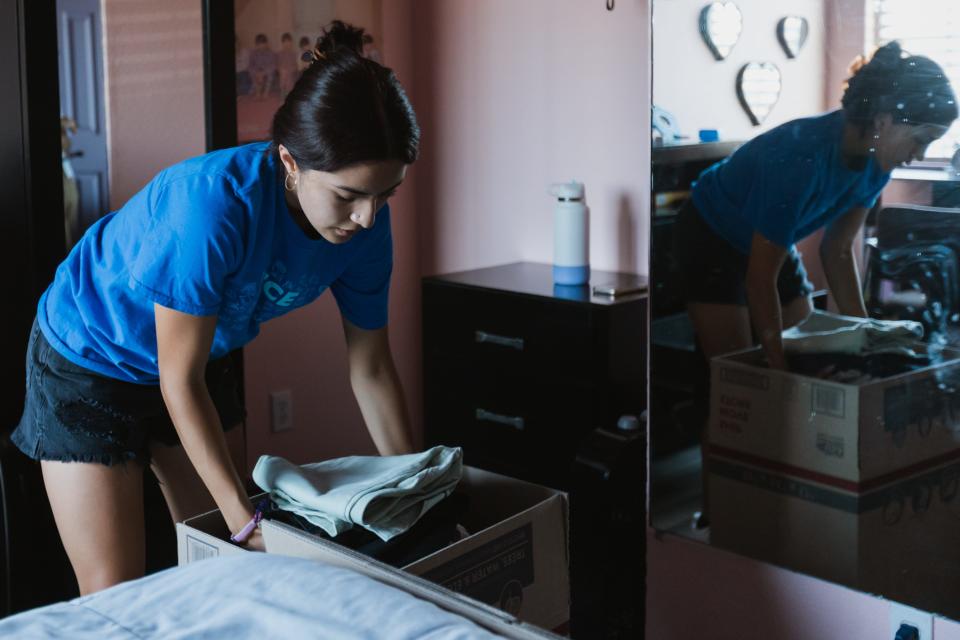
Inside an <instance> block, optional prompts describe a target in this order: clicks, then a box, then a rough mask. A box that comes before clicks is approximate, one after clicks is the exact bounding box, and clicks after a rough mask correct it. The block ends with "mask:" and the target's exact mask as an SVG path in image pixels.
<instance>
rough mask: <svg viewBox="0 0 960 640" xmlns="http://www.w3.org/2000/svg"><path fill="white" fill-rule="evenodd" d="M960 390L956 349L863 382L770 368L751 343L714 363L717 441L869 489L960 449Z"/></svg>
mask: <svg viewBox="0 0 960 640" xmlns="http://www.w3.org/2000/svg"><path fill="white" fill-rule="evenodd" d="M845 322H849V320H845V319H844V318H843V317H842V316H831V315H830V314H825V313H822V312H818V313H816V314H815V315H814V316H812V317H811V319H810V320H808V323H815V324H817V325H819V326H822V327H825V328H829V327H831V326H840V325H842V324H843V323H845ZM914 348H915V350H917V351H918V352H925V350H926V348H927V347H926V345H924V344H923V343H920V342H917V343H916V344H915V345H914ZM957 389H960V351H957V350H956V349H952V348H944V349H943V353H942V357H941V358H940V359H938V362H937V364H935V365H932V366H929V367H926V368H923V369H917V370H914V371H910V372H908V373H904V374H901V375H896V376H892V377H889V378H882V379H877V380H874V381H871V382H867V383H864V384H842V383H839V382H833V381H828V380H821V379H818V378H813V377H808V376H804V375H800V374H795V373H789V372H785V371H775V370H771V369H767V368H766V367H764V366H763V365H762V351H761V349H760V348H754V349H747V350H745V351H740V352H736V353H733V354H729V355H726V356H721V357H718V358H714V359H713V361H712V362H711V391H710V421H709V442H710V448H711V451H714V452H717V453H719V454H722V455H724V456H727V457H735V458H738V459H739V460H740V461H741V462H745V463H751V462H756V461H758V460H761V461H766V462H773V463H776V464H778V465H779V469H778V473H781V474H785V475H795V476H801V477H802V476H807V477H810V478H815V477H820V476H825V477H827V478H829V479H832V480H839V481H841V482H842V486H843V487H844V488H845V489H847V490H849V491H854V492H859V491H865V490H869V489H870V488H873V487H878V486H881V485H884V484H886V483H888V482H889V481H890V479H891V477H892V476H891V474H894V475H895V474H897V473H900V472H902V471H903V470H905V469H910V468H914V467H917V465H919V466H920V467H923V466H927V465H929V464H935V463H943V462H946V461H948V460H951V459H953V458H956V457H957V456H958V454H960V392H958V391H957ZM811 474H812V475H811Z"/></svg>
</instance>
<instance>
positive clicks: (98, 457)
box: [12, 22, 420, 593]
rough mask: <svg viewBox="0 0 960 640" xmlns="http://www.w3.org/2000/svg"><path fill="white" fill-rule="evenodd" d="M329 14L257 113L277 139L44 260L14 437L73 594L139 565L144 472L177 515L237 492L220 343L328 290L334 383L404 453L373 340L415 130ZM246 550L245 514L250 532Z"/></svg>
mask: <svg viewBox="0 0 960 640" xmlns="http://www.w3.org/2000/svg"><path fill="white" fill-rule="evenodd" d="M362 47H363V32H362V30H360V29H355V28H353V27H349V26H347V25H345V24H343V23H341V22H335V23H334V24H333V26H332V27H331V28H330V30H329V31H327V32H325V34H324V35H323V36H322V37H321V38H320V39H319V41H318V43H317V48H316V55H315V61H314V63H313V64H312V65H311V66H310V67H309V68H307V69H306V71H305V72H304V74H303V76H302V77H301V78H300V79H299V80H298V81H297V83H296V85H295V86H294V87H293V90H292V91H291V92H290V94H289V96H288V97H287V100H286V101H285V102H284V104H283V106H282V107H281V108H280V109H279V110H278V111H277V113H276V115H275V117H274V120H273V140H272V141H270V142H260V143H254V144H249V145H244V146H240V147H236V148H231V149H224V150H220V151H215V152H213V153H209V154H207V155H204V156H200V157H198V158H194V159H190V160H186V161H184V162H181V163H180V164H177V165H174V166H172V167H169V168H167V169H165V170H164V171H162V172H160V173H159V174H158V175H157V176H156V177H155V178H154V179H153V180H152V181H151V182H150V183H149V184H147V185H146V186H145V187H144V188H143V190H141V191H140V192H139V193H137V194H136V195H134V196H133V197H132V198H131V199H130V200H129V201H128V202H127V203H126V204H125V205H124V206H123V207H122V208H121V209H120V210H119V211H116V212H114V213H112V214H109V215H107V216H105V217H104V218H102V219H100V220H99V221H97V222H96V223H95V224H94V225H93V226H92V227H91V228H90V229H89V230H88V231H87V233H86V234H84V236H83V237H82V238H81V239H80V242H79V243H78V245H77V246H76V247H75V249H74V250H73V252H71V253H70V255H69V256H68V257H67V259H66V260H65V261H64V262H63V264H61V265H60V267H59V268H58V269H57V272H56V275H55V278H54V281H53V283H52V284H51V285H50V286H49V287H48V289H47V290H46V292H45V293H44V294H43V296H42V298H41V300H40V303H39V306H38V309H37V319H36V322H35V323H34V328H33V331H32V333H31V338H30V344H29V353H28V364H27V367H28V374H27V375H28V380H29V383H28V390H27V398H26V405H25V410H24V414H23V417H22V419H21V421H20V424H19V426H18V427H17V429H16V430H15V431H14V433H13V436H12V439H13V442H14V443H15V444H16V445H17V446H18V447H19V448H20V450H21V451H23V452H24V453H26V454H27V455H29V456H30V457H32V458H34V459H38V460H41V461H42V462H41V469H42V472H43V478H44V484H45V485H46V490H47V494H48V496H49V498H50V504H51V506H52V507H53V513H54V516H55V519H56V522H57V527H58V529H59V531H60V536H61V539H62V540H63V543H64V547H65V548H66V550H67V554H68V556H69V558H70V562H71V564H72V565H73V568H74V571H75V572H76V575H77V579H78V581H79V584H80V590H81V592H82V593H90V592H92V591H96V590H98V589H102V588H104V587H108V586H110V585H113V584H116V583H118V582H120V581H123V580H128V579H132V578H135V577H137V576H140V575H142V574H143V572H144V522H143V497H142V482H143V470H144V468H145V467H146V466H147V465H149V466H150V467H151V469H152V470H153V472H154V473H155V474H156V475H157V477H158V479H159V481H160V486H161V488H162V490H163V493H164V497H165V498H166V501H167V505H168V506H169V508H170V512H171V515H172V516H173V519H174V521H181V520H183V519H184V518H186V517H189V516H191V515H194V514H197V513H200V512H203V511H205V510H208V509H212V508H214V507H218V508H219V509H220V511H221V513H222V514H223V517H224V520H225V522H226V525H227V527H229V529H230V531H231V532H232V533H234V534H236V533H237V532H240V531H241V530H243V529H244V528H245V525H247V524H248V523H249V522H250V521H251V519H252V517H253V509H252V508H251V505H250V501H249V500H248V498H247V494H246V491H245V487H244V484H243V482H242V481H241V479H240V475H239V474H238V472H237V470H236V469H235V468H234V466H233V463H232V462H231V459H230V456H229V454H228V448H227V440H226V437H225V435H224V430H226V429H229V428H231V427H235V426H236V425H237V424H239V423H240V422H241V421H242V420H243V408H242V406H241V405H240V404H239V403H238V401H237V393H236V391H237V382H238V381H237V379H236V374H235V371H234V369H233V367H232V366H231V364H230V358H229V357H228V354H229V353H230V352H231V351H233V350H235V349H238V348H240V347H242V346H243V345H245V344H247V343H248V342H249V341H250V340H252V339H253V338H254V337H255V336H256V335H257V333H258V332H259V325H260V324H261V323H262V322H265V321H266V320H269V319H270V318H274V317H277V316H280V315H283V314H285V313H287V312H289V311H292V310H294V309H296V308H298V307H301V306H303V305H305V304H307V303H309V302H311V301H313V300H314V299H316V298H317V297H318V296H319V295H320V294H321V293H322V292H324V291H325V290H326V289H328V288H329V289H330V290H331V291H332V292H333V296H334V298H335V299H336V302H337V305H338V307H339V310H340V315H341V316H342V323H343V330H344V335H345V338H346V343H347V354H348V362H349V369H350V372H349V376H350V382H351V385H352V388H353V391H354V395H355V396H356V399H357V402H358V404H359V406H360V410H361V413H362V415H363V418H364V421H365V423H366V426H367V428H368V430H369V432H370V434H371V437H372V438H373V441H374V443H375V445H376V447H377V450H378V451H379V452H380V453H381V454H384V455H388V454H404V453H410V452H412V451H413V444H412V441H411V436H410V429H409V423H408V417H407V412H406V407H405V406H404V401H403V393H402V389H401V385H400V381H399V379H398V377H397V373H396V368H395V367H394V363H393V357H392V355H391V349H390V345H389V342H388V339H387V295H388V291H389V287H390V275H391V271H392V265H393V251H392V235H391V230H390V208H389V206H388V205H387V200H388V198H390V196H391V195H392V194H393V193H394V191H396V189H397V187H399V186H400V183H401V182H403V179H404V176H405V174H406V169H407V166H408V165H409V164H411V163H412V162H413V161H414V160H415V159H416V157H417V153H418V145H419V136H420V132H419V128H418V126H417V123H416V119H415V116H414V113H413V109H412V107H411V105H410V103H409V101H408V99H407V97H406V94H405V93H404V90H403V88H402V87H401V86H400V84H399V82H398V81H397V79H396V76H395V75H394V74H393V72H392V71H391V70H389V69H387V68H385V67H383V66H381V65H379V64H377V63H374V62H372V61H370V60H368V59H366V58H364V57H363V55H362ZM237 542H238V543H240V544H246V545H248V546H251V547H253V548H262V541H261V539H260V537H259V534H258V532H257V531H256V530H254V533H253V535H252V537H250V538H249V539H247V540H237Z"/></svg>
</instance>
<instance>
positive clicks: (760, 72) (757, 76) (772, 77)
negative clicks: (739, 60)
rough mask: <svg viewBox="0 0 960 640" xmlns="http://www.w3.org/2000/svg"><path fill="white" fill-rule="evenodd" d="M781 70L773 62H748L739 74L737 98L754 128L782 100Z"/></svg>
mask: <svg viewBox="0 0 960 640" xmlns="http://www.w3.org/2000/svg"><path fill="white" fill-rule="evenodd" d="M781 86H782V84H781V82H780V69H778V68H777V65H775V64H773V63H771V62H748V63H747V64H745V65H743V66H742V67H741V68H740V72H739V73H738V74H737V97H738V98H740V104H741V105H743V110H744V111H746V112H747V115H748V116H750V122H752V123H753V124H754V126H757V125H759V124H760V123H762V122H763V121H764V120H766V119H767V116H768V115H770V111H772V110H773V106H774V105H775V104H777V100H779V99H780V88H781Z"/></svg>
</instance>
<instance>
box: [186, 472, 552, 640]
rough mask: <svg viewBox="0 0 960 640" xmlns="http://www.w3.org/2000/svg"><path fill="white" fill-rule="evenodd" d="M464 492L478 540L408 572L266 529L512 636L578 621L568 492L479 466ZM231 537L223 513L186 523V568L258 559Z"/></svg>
mask: <svg viewBox="0 0 960 640" xmlns="http://www.w3.org/2000/svg"><path fill="white" fill-rule="evenodd" d="M457 491H458V492H463V493H465V494H466V495H467V496H468V497H469V499H470V514H469V515H468V516H467V517H466V518H465V519H464V521H463V522H462V523H461V524H463V525H464V526H465V527H466V529H467V530H468V531H470V532H471V535H470V536H468V537H466V538H464V539H462V540H460V541H459V542H456V543H454V544H452V545H450V546H449V547H446V548H444V549H441V550H440V551H437V552H436V553H433V554H431V555H429V556H426V557H424V558H421V559H420V560H418V561H416V562H414V563H412V564H409V565H407V566H405V567H403V569H402V570H399V569H396V568H394V567H391V566H389V565H386V564H384V563H382V562H379V561H377V560H375V559H373V558H370V557H368V556H364V555H362V554H360V553H357V552H355V551H353V550H351V549H348V548H346V547H343V546H341V545H338V544H336V543H334V542H331V541H329V540H325V539H323V538H320V537H317V536H314V535H311V534H308V533H306V532H304V531H301V530H300V529H296V528H294V527H292V526H289V525H287V524H285V523H282V522H275V521H270V520H265V521H263V522H262V523H261V525H260V526H261V530H262V532H263V538H264V543H265V545H266V548H267V552H268V553H280V554H284V555H290V556H296V557H302V558H313V559H317V560H321V561H324V562H330V563H333V564H337V565H340V566H345V567H349V568H351V569H354V570H357V571H360V572H361V573H364V574H366V575H368V576H371V577H373V578H375V579H377V580H380V581H382V582H385V583H387V584H390V585H392V586H395V587H399V588H401V589H403V590H405V591H408V592H410V593H413V594H414V595H416V596H418V597H421V598H425V599H427V600H430V601H431V602H434V603H435V604H437V605H438V606H441V607H444V608H446V609H450V610H452V611H455V612H456V613H459V614H461V615H464V616H465V617H467V618H470V619H472V620H474V621H475V622H477V623H478V624H481V625H482V626H485V627H487V628H490V629H491V630H492V631H495V632H497V633H501V634H504V635H506V636H507V637H510V638H532V637H544V636H543V632H542V631H541V630H540V629H537V628H536V627H532V626H530V625H536V626H537V627H540V628H541V629H564V628H565V627H566V625H567V624H568V622H569V617H570V580H569V571H568V566H569V558H568V550H567V548H568V547H567V542H568V541H567V522H568V520H567V519H568V516H567V497H566V495H565V494H564V493H562V492H559V491H556V490H553V489H548V488H546V487H541V486H538V485H534V484H530V483H527V482H523V481H520V480H515V479H512V478H507V477H505V476H501V475H498V474H495V473H491V472H488V471H483V470H481V469H475V468H472V467H464V473H463V479H462V480H461V482H460V485H459V486H458V489H457ZM228 537H229V535H228V532H227V531H226V530H225V525H224V523H223V519H222V518H221V517H220V514H219V512H217V511H212V512H210V513H206V514H203V515H199V516H196V517H194V518H190V519H188V520H186V521H184V522H182V523H178V524H177V552H178V558H179V563H180V564H186V563H188V562H195V561H198V560H203V559H205V558H209V557H215V556H221V555H230V554H237V553H248V552H247V551H246V550H244V549H243V548H242V547H239V546H236V545H234V544H232V543H230V542H228V541H227V538H228ZM490 605H493V606H490ZM494 606H496V607H498V608H496V609H495V608H493V607H494ZM521 621H522V622H521ZM524 623H529V624H524Z"/></svg>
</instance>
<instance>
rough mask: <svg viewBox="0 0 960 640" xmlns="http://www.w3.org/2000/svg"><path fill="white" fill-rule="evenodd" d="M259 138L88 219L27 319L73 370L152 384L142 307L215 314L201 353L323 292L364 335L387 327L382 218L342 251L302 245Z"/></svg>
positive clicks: (190, 164) (153, 367)
mask: <svg viewBox="0 0 960 640" xmlns="http://www.w3.org/2000/svg"><path fill="white" fill-rule="evenodd" d="M268 145H269V143H265V142H260V143H255V144H249V145H245V146H241V147H235V148H232V149H225V150H222V151H215V152H213V153H210V154H207V155H204V156H200V157H198V158H193V159H191V160H186V161H184V162H181V163H180V164H177V165H174V166H173V167H170V168H168V169H165V170H164V171H162V172H160V173H159V174H158V175H157V176H156V177H155V178H154V179H153V180H152V181H151V182H150V183H149V184H148V185H147V186H146V187H144V188H143V189H142V190H141V191H140V192H139V193H137V194H136V195H134V196H133V197H132V198H131V199H130V200H129V201H128V202H127V203H126V204H125V205H124V206H123V208H121V209H120V210H119V211H116V212H114V213H111V214H109V215H107V216H105V217H103V218H102V219H100V220H99V221H97V223H96V224H94V225H93V226H92V227H90V229H89V230H88V231H87V232H86V233H85V234H84V236H83V238H82V239H81V240H80V242H79V243H78V244H77V246H76V247H74V249H73V250H72V251H71V252H70V255H68V256H67V259H66V260H65V261H64V262H63V264H61V265H60V267H59V268H58V269H57V273H56V276H55V277H54V281H53V283H52V284H51V285H50V287H49V288H48V289H47V291H46V292H45V293H44V294H43V297H42V298H41V299H40V305H39V308H38V311H37V318H38V322H39V323H40V327H41V329H42V330H43V333H44V335H45V336H46V338H47V340H48V341H49V342H50V344H51V345H52V346H53V347H54V348H55V349H56V350H57V351H58V352H60V353H61V354H63V356H64V357H66V358H67V359H69V360H71V361H72V362H74V363H75V364H78V365H81V366H83V367H86V368H88V369H91V370H92V371H94V372H97V373H100V374H103V375H105V376H109V377H112V378H118V379H120V380H128V381H131V382H138V383H146V384H156V382H157V381H158V380H159V374H158V369H157V335H156V326H155V324H154V314H153V303H154V302H156V303H158V304H161V305H163V306H165V307H170V308H172V309H176V310H178V311H182V312H184V313H189V314H193V315H217V316H218V318H217V329H216V333H215V335H214V339H213V345H212V347H211V352H210V357H211V359H212V358H218V357H220V356H223V355H225V354H226V353H227V352H229V351H231V350H233V349H236V348H238V347H242V346H243V345H245V344H247V343H248V342H250V340H252V339H253V338H254V337H255V336H256V335H257V333H258V332H259V325H260V323H261V322H264V321H266V320H269V319H270V318H274V317H276V316H279V315H282V314H284V313H287V312H289V311H292V310H293V309H296V308H297V307H301V306H303V305H305V304H307V303H308V302H311V301H312V300H314V299H315V298H316V297H317V296H319V295H320V294H321V293H323V291H324V290H325V289H326V288H327V287H328V286H329V287H330V289H331V290H332V291H333V295H334V297H335V298H336V300H337V304H338V305H339V307H340V312H341V313H342V314H343V316H344V317H345V318H346V319H347V320H349V321H350V322H351V323H353V324H355V325H357V326H359V327H361V328H364V329H377V328H380V327H382V326H384V325H385V324H386V322H387V292H388V289H389V286H390V273H391V269H392V265H393V250H392V238H391V233H390V211H389V208H387V207H384V208H383V209H381V211H380V212H379V215H378V216H377V218H376V223H375V224H374V226H373V227H372V228H371V229H369V230H360V231H359V232H357V234H356V235H354V236H353V238H351V239H350V240H348V241H347V242H345V243H343V244H332V243H330V242H328V241H326V240H324V239H322V238H321V239H317V240H313V239H310V238H309V237H308V236H307V235H306V234H305V233H304V232H303V230H302V229H300V227H299V226H297V223H296V222H295V221H294V220H293V218H292V217H291V214H290V212H289V210H288V209H287V205H286V201H285V199H284V190H283V181H282V180H281V179H280V174H279V173H278V172H277V166H276V160H275V156H274V154H271V153H265V152H266V151H267V148H268Z"/></svg>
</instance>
